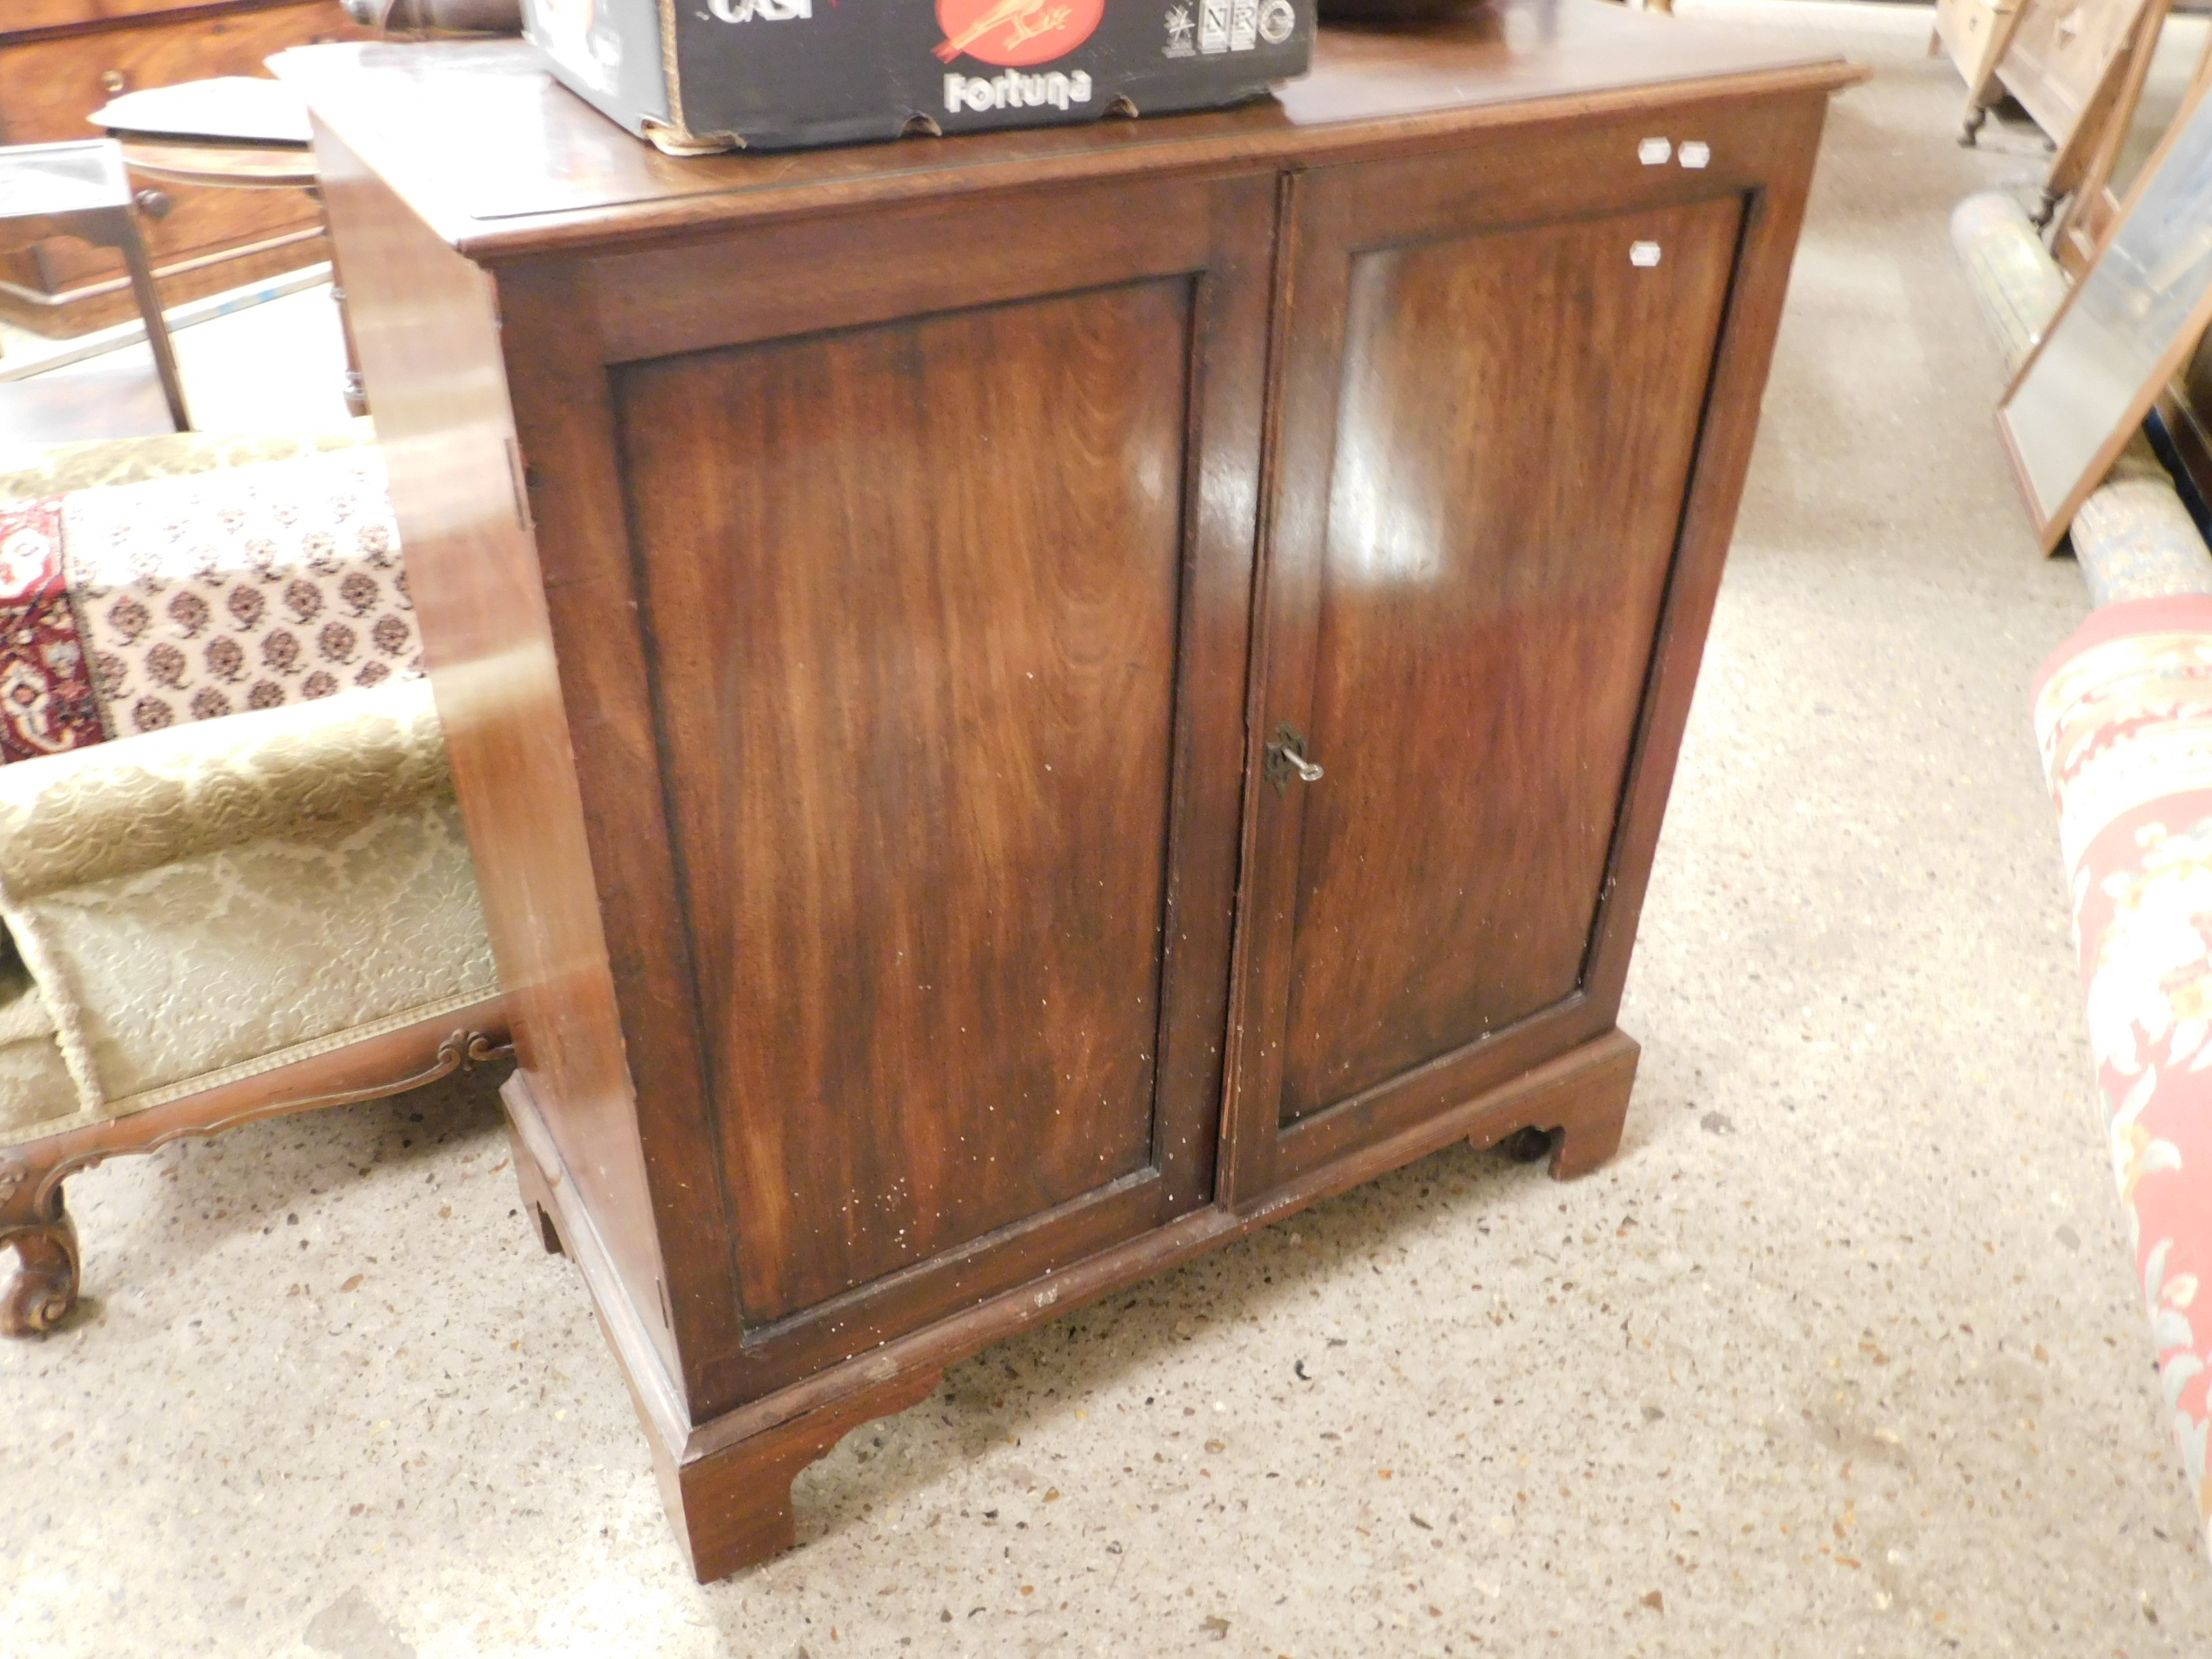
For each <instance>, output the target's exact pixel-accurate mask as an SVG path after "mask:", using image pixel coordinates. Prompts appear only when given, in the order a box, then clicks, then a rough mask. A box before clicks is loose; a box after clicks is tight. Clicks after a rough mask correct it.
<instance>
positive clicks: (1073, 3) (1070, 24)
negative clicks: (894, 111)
mask: <svg viewBox="0 0 2212 1659" xmlns="http://www.w3.org/2000/svg"><path fill="white" fill-rule="evenodd" d="M1104 15H1106V0H937V22H938V27H940V28H942V29H943V30H944V31H945V40H944V43H943V44H942V45H941V46H939V47H938V48H937V55H938V56H939V58H943V59H944V60H945V62H946V63H948V64H949V63H951V62H952V61H953V60H954V59H955V58H962V57H967V58H975V59H976V60H977V61H978V62H980V63H985V64H1002V65H1004V66H1005V67H1006V68H1008V69H1021V68H1024V67H1025V66H1026V65H1028V64H1044V63H1049V62H1050V61H1051V60H1052V59H1054V58H1061V57H1065V56H1066V54H1067V53H1069V52H1073V51H1074V50H1075V49H1076V48H1077V47H1078V46H1081V45H1082V44H1083V43H1084V42H1085V40H1089V39H1090V38H1091V30H1093V29H1095V28H1097V27H1098V20H1099V19H1100V18H1101V17H1103V16H1104Z"/></svg>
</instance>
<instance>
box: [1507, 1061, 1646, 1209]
mask: <svg viewBox="0 0 2212 1659" xmlns="http://www.w3.org/2000/svg"><path fill="white" fill-rule="evenodd" d="M1605 1042H1606V1045H1607V1051H1606V1052H1605V1054H1604V1055H1603V1057H1602V1058H1601V1059H1600V1060H1598V1062H1597V1063H1596V1064H1595V1065H1593V1066H1589V1067H1588V1068H1587V1069H1585V1070H1583V1072H1581V1073H1578V1074H1577V1076H1576V1078H1575V1079H1574V1080H1573V1082H1572V1083H1571V1084H1570V1085H1567V1086H1565V1087H1564V1088H1560V1089H1556V1090H1553V1091H1550V1092H1548V1093H1547V1094H1546V1095H1545V1096H1543V1097H1541V1099H1537V1100H1534V1101H1531V1102H1530V1103H1528V1108H1527V1109H1526V1111H1525V1113H1518V1112H1516V1116H1519V1117H1520V1118H1521V1119H1522V1121H1521V1122H1520V1123H1518V1124H1517V1125H1516V1124H1513V1123H1512V1122H1511V1120H1510V1119H1509V1120H1508V1121H1507V1125H1506V1127H1504V1129H1503V1131H1502V1133H1501V1131H1500V1129H1499V1128H1498V1127H1495V1126H1490V1127H1485V1129H1484V1130H1483V1132H1482V1133H1480V1134H1477V1135H1474V1136H1470V1137H1469V1141H1470V1144H1471V1145H1473V1146H1476V1147H1478V1148H1480V1147H1485V1146H1498V1147H1502V1148H1503V1149H1504V1152H1505V1153H1506V1155H1507V1156H1508V1157H1510V1158H1516V1159H1517V1160H1518V1161H1520V1162H1521V1163H1523V1164H1534V1162H1535V1161H1536V1160H1537V1159H1538V1158H1543V1157H1546V1156H1549V1158H1551V1160H1552V1179H1553V1180H1554V1181H1571V1180H1573V1179H1574V1178H1575V1177H1576V1176H1582V1175H1588V1174H1589V1172H1590V1171H1591V1170H1595V1169H1596V1168H1597V1167H1598V1166H1599V1165H1600V1164H1603V1163H1605V1162H1606V1161H1607V1159H1609V1158H1612V1156H1613V1154H1614V1153H1615V1152H1619V1151H1620V1131H1621V1127H1622V1126H1623V1125H1624V1124H1626V1122H1627V1121H1628V1097H1629V1095H1630V1093H1631V1091H1633V1090H1634V1088H1635V1086H1636V1062H1637V1060H1638V1058H1639V1057H1640V1056H1641V1055H1642V1054H1643V1052H1644V1051H1643V1049H1642V1048H1641V1047H1640V1046H1639V1045H1638V1042H1637V1041H1636V1039H1635V1038H1634V1037H1632V1036H1629V1035H1628V1034H1627V1033H1626V1032H1625V1031H1614V1032H1612V1033H1611V1034H1610V1035H1609V1036H1607V1038H1606V1039H1605Z"/></svg>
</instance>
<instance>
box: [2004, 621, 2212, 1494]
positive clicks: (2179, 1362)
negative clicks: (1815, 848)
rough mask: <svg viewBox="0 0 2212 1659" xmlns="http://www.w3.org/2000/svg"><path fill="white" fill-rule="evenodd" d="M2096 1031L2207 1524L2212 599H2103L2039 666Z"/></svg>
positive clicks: (2102, 1078) (2188, 1463)
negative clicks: (2201, 1300)
mask: <svg viewBox="0 0 2212 1659" xmlns="http://www.w3.org/2000/svg"><path fill="white" fill-rule="evenodd" d="M2035 730H2036V739H2037V742H2038V743H2039V744H2040V746H2041V748H2042V751H2043V764H2044V772H2045V776H2046V777H2047V778H2048V779H2049V780H2050V782H2051V796H2052V799H2053V800H2054V801H2055V802H2056V803H2057V807H2058V812H2059V838H2060V842H2061V845H2062V848H2063V853H2064V856H2065V861H2066V870H2067V875H2068V878H2069V884H2070V889H2071V892H2072V895H2073V901H2074V924H2075V939H2076V941H2077V943H2078V944H2079V945H2080V947H2081V980H2082V988H2083V990H2084V992H2085V993H2086V994H2087V998H2088V1006H2089V1040H2090V1046H2091V1049H2092V1052H2093V1055H2094V1057H2095V1061H2096V1066H2097V1086H2098V1091H2099V1093H2100V1097H2101V1100H2102V1103H2103V1105H2104V1109H2105V1115H2106V1123H2107V1126H2108V1127H2109V1130H2110V1134H2111V1146H2112V1174H2113V1176H2114V1179H2115V1180H2116V1181H2117V1182H2118V1184H2119V1189H2120V1197H2121V1200H2122V1202H2123V1203H2124V1205H2125V1206H2126V1211H2127V1218H2128V1227H2129V1231H2130V1236H2131V1241H2132V1243H2133V1244H2134V1246H2135V1251H2136V1267H2137V1271H2138V1272H2139V1273H2140V1275H2141V1282H2142V1293H2143V1299H2144V1303H2145V1304H2146V1306H2147V1308H2148V1312H2149V1316H2150V1320H2151V1326H2152V1335H2153V1340H2154V1343H2155V1345H2156V1347H2157V1352H2158V1366H2159V1375H2160V1379H2161V1381H2162V1383H2163V1384H2164V1388H2165V1394H2166V1403H2167V1405H2168V1406H2170V1407H2172V1410H2173V1414H2174V1415H2173V1432H2174V1438H2175V1441H2176V1443H2178V1444H2179V1448H2180V1450H2181V1456H2182V1462H2183V1463H2184V1464H2185V1467H2186V1468H2187V1469H2188V1472H2189V1478H2190V1480H2191V1482H2192V1483H2193V1484H2194V1485H2195V1487H2196V1490H2197V1508H2198V1514H2199V1516H2200V1518H2201V1519H2202V1520H2203V1521H2204V1522H2205V1523H2206V1525H2207V1528H2208V1536H2212V1479H2208V1470H2207V1467H2206V1450H2207V1445H2206V1441H2207V1431H2208V1428H2212V1398H2208V1393H2212V1318H2208V1319H2207V1325H2206V1329H2205V1331H2204V1332H2203V1334H2199V1333H2198V1331H2197V1328H2196V1322H2197V1319H2198V1318H2199V1317H2203V1316H2206V1315H2212V1304H2208V1307H2207V1309H2206V1310H2203V1312H2202V1313H2200V1310H2198V1309H2197V1306H2196V1304H2197V1296H2198V1292H2199V1291H2200V1288H2202V1287H2203V1285H2205V1284H2206V1283H2208V1282H2212V596H2208V595H2204V594H2182V595H2175V596H2172V597H2167V598H2162V599H2136V600H2130V601H2129V602H2127V603H2124V604H2121V605H2111V606H2107V607H2106V608H2105V609H2103V610H2100V611H2097V612H2096V613H2095V614H2094V615H2093V616H2092V617H2090V619H2089V620H2088V621H2087V623H2083V624H2082V626H2081V629H2079V630H2078V631H2077V632H2076V633H2075V635H2074V636H2073V638H2071V639H2070V640H2069V641H2067V642H2066V643H2065V644H2064V645H2063V646H2062V647H2059V649H2058V650H2057V653H2054V654H2053V655H2052V657H2051V660H2050V661H2049V662H2048V663H2047V664H2045V666H2044V669H2043V671H2042V673H2041V675H2040V676H2039V678H2038V681H2037V684H2036V692H2035Z"/></svg>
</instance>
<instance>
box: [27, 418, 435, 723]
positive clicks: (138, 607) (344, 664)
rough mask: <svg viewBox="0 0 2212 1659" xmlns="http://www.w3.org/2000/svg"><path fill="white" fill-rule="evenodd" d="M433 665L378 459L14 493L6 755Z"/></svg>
mask: <svg viewBox="0 0 2212 1659" xmlns="http://www.w3.org/2000/svg"><path fill="white" fill-rule="evenodd" d="M421 672H422V643H421V640H420V638H419V636H418V635H417V634H416V626H415V612H414V606H413V604H412V602H411V601H410V599H409V597H408V593H407V579H406V573H405V571H404V568H402V566H401V564H400V558H399V535H398V528H397V526H395V525H394V524H393V522H392V508H391V505H390V502H389V500H388V498H387V495H386V482H385V474H384V465H383V461H382V458H381V457H380V455H379V453H378V452H377V451H376V450H375V449H374V448H373V447H361V446H357V447H347V448H341V449H337V450H335V451H332V452H331V453H313V454H307V455H304V456H297V457H295V458H292V459H283V460H276V461H267V462H262V463H258V464H253V465H240V466H220V465H218V466H217V467H216V469H215V470H212V471H194V472H188V473H185V474H184V475H183V476H179V477H152V478H144V479H141V480H139V481H137V482H132V483H115V484H102V485H98V486H95V487H93V488H89V489H73V490H70V491H68V492H67V493H63V494H58V495H43V496H37V497H32V498H27V499H18V500H14V501H0V762H7V761H18V760H26V759H30V758H33V757H36V756H40V755H49V754H55V753H58V752H60V751H62V750H70V749H81V748H83V747H84V746H86V745H87V744H94V743H100V742H104V741H106V740H108V739H110V738H124V737H130V736H133V735H135V734H137V733H138V732H152V731H157V730H160V729H161V728H162V727H164V726H175V725H180V724H184V723H186V722H189V721H193V720H215V719H219V718H221V717H222V715H225V714H237V713H240V712H243V711H245V710H246V709H252V708H278V707H281V706H283V705H284V704H287V703H292V702H304V701H308V700H311V699H314V698H319V697H327V696H334V695H336V694H337V692H340V691H343V690H350V689H354V688H367V687H370V686H374V685H379V684H383V683H384V682H386V680H389V679H392V678H395V677H399V678H410V677H413V676H417V675H419V674H421Z"/></svg>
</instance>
